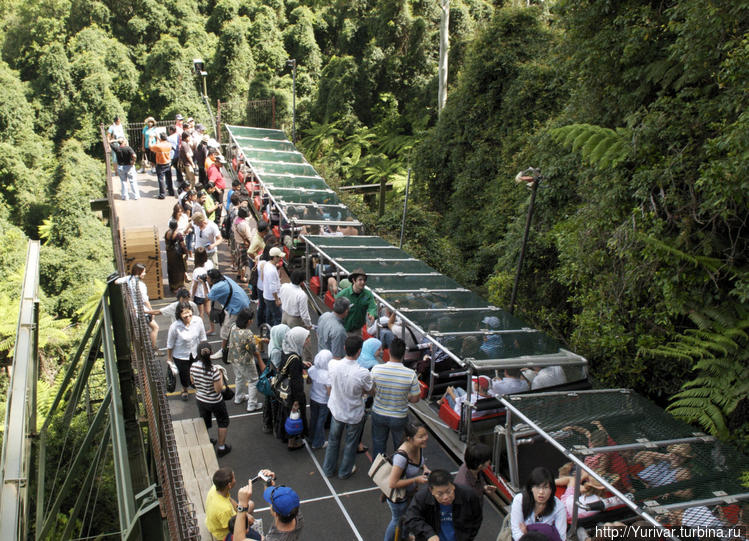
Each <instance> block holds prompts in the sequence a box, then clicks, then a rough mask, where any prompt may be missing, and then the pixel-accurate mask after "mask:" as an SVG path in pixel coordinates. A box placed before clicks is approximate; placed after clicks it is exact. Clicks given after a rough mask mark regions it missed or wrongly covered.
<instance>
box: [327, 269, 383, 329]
mask: <svg viewBox="0 0 749 541" xmlns="http://www.w3.org/2000/svg"><path fill="white" fill-rule="evenodd" d="M348 279H349V281H350V282H351V285H350V286H349V287H346V288H344V289H341V291H339V292H338V295H336V298H339V297H346V298H347V299H348V300H349V301H351V307H350V308H349V311H348V315H347V316H346V317H345V318H344V320H343V326H344V328H345V329H346V332H347V333H348V334H349V335H358V336H361V328H362V327H363V326H364V324H365V323H366V322H367V316H368V315H369V317H370V318H371V319H374V318H375V317H377V303H376V302H375V299H374V296H373V295H372V292H371V291H369V290H368V289H367V288H366V287H364V286H366V284H367V273H365V272H364V270H363V269H362V268H358V269H355V270H354V272H352V273H351V274H349V276H348Z"/></svg>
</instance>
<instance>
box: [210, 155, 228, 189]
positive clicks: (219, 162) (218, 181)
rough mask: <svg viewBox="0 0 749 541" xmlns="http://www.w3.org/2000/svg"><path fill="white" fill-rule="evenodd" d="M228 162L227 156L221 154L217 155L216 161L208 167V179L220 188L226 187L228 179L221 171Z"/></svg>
mask: <svg viewBox="0 0 749 541" xmlns="http://www.w3.org/2000/svg"><path fill="white" fill-rule="evenodd" d="M225 163H226V158H224V157H223V156H222V155H221V154H217V155H216V161H215V162H213V163H212V164H211V165H210V167H208V180H209V181H210V182H213V183H214V184H215V185H216V188H218V189H219V190H222V191H223V190H224V189H226V180H224V175H223V174H222V173H221V168H222V167H223V166H224V164H225Z"/></svg>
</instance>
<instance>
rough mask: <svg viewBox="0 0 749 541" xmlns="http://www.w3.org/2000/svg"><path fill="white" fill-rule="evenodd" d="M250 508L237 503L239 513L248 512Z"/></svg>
mask: <svg viewBox="0 0 749 541" xmlns="http://www.w3.org/2000/svg"><path fill="white" fill-rule="evenodd" d="M249 509H250V508H249V507H245V506H243V505H237V513H246V512H247V511H248V510H249Z"/></svg>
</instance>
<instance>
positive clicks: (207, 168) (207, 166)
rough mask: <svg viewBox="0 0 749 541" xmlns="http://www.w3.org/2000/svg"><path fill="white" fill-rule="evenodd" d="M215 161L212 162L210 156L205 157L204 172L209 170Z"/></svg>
mask: <svg viewBox="0 0 749 541" xmlns="http://www.w3.org/2000/svg"><path fill="white" fill-rule="evenodd" d="M215 161H216V160H214V159H213V156H211V155H210V154H209V155H208V156H206V157H205V170H206V171H208V170H209V169H210V168H211V166H212V165H213V162H215Z"/></svg>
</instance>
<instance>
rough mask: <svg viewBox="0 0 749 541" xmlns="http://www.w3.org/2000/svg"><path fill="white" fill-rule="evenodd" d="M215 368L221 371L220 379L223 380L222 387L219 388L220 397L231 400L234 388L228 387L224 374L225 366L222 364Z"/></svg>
mask: <svg viewBox="0 0 749 541" xmlns="http://www.w3.org/2000/svg"><path fill="white" fill-rule="evenodd" d="M216 369H217V370H218V371H219V372H221V379H222V381H223V382H224V388H223V389H221V398H223V399H224V400H231V399H232V398H234V389H232V388H231V387H229V381H228V380H229V378H228V377H227V375H226V368H224V367H223V366H217V367H216Z"/></svg>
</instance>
